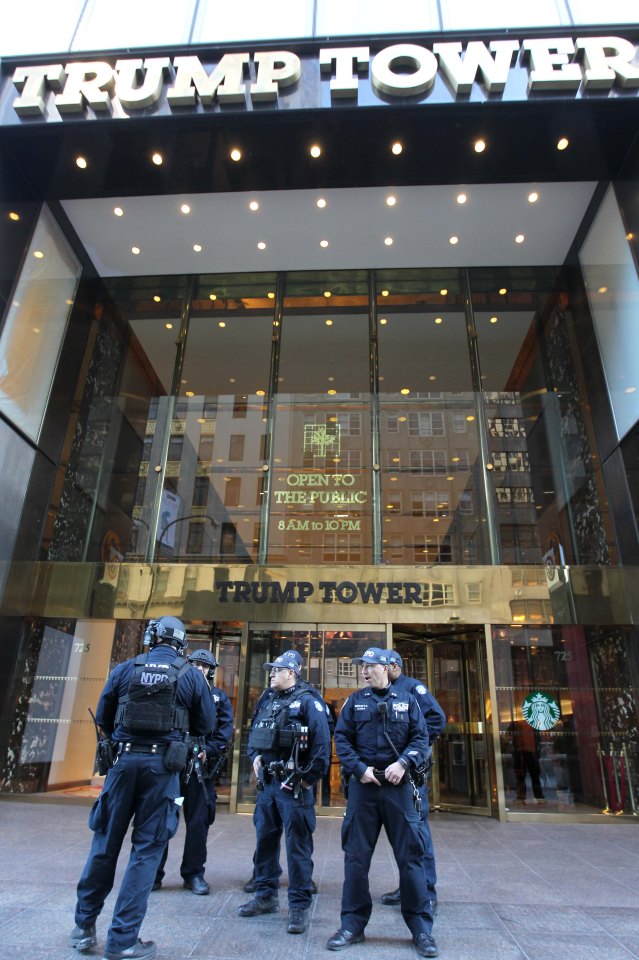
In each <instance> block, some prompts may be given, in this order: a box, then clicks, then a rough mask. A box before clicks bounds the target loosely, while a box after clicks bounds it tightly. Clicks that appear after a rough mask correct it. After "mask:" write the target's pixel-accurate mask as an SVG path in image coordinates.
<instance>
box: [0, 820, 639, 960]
mask: <svg viewBox="0 0 639 960" xmlns="http://www.w3.org/2000/svg"><path fill="white" fill-rule="evenodd" d="M88 812H89V811H88V808H87V807H86V806H81V805H75V804H73V805H70V804H41V803H29V802H24V801H15V802H14V801H6V802H0V850H1V856H0V960H27V958H28V960H73V958H74V957H76V958H77V957H78V956H79V955H78V954H76V953H75V951H73V950H72V949H71V948H70V947H69V946H68V937H69V933H70V932H71V929H72V927H73V909H74V904H75V885H76V883H77V881H78V878H79V876H80V873H81V871H82V868H83V866H84V862H85V859H86V856H87V853H88V850H89V844H90V837H91V834H90V831H89V829H88V827H87V816H88ZM431 823H432V829H433V836H434V840H435V850H436V855H437V864H438V872H439V883H438V894H439V902H440V913H439V916H438V917H437V919H436V921H435V927H434V931H433V933H434V935H435V937H436V940H437V943H438V946H439V955H440V957H442V958H443V960H590V958H592V960H594V958H597V960H632V958H639V823H634V822H633V823H627V822H624V823H621V822H610V823H605V824H601V825H599V824H594V825H593V824H565V825H564V824H556V823H546V824H540V823H537V824H533V823H531V824H525V823H498V822H497V821H495V820H489V819H486V818H483V817H467V816H461V815H454V814H437V813H436V814H432V815H431ZM340 825H341V819H340V818H338V817H336V818H332V817H330V818H327V817H322V818H318V824H317V831H316V833H315V872H314V877H315V880H316V882H317V885H318V887H319V893H318V895H317V896H316V897H314V898H313V899H314V902H313V908H312V922H311V924H310V928H309V930H308V931H307V933H306V934H303V935H301V936H299V935H298V936H294V935H290V934H287V933H286V910H287V903H286V888H285V886H284V887H283V889H282V890H281V891H280V904H281V912H280V913H279V914H272V915H269V916H266V917H257V918H251V919H242V918H240V917H238V916H237V913H236V908H237V907H238V906H239V905H240V904H242V903H245V902H246V901H247V900H248V899H249V897H248V896H247V895H246V894H245V893H243V892H242V889H241V888H242V885H243V883H244V882H245V881H246V880H247V879H248V878H249V876H250V874H251V868H252V865H251V856H252V853H253V846H254V832H253V824H252V822H251V818H250V817H249V816H245V815H239V814H228V813H223V812H222V813H218V817H217V820H216V822H215V824H214V825H213V826H212V827H211V831H210V834H209V844H208V851H209V862H208V866H207V873H206V877H207V879H208V880H209V882H210V884H211V894H210V896H208V897H197V896H195V895H194V894H193V893H191V892H189V891H187V890H185V889H184V888H183V887H182V881H181V878H180V875H179V863H180V857H181V852H182V842H183V839H184V834H183V830H184V827H183V825H181V826H180V829H179V831H178V835H177V837H176V838H175V840H174V841H173V842H172V844H171V849H170V854H169V860H168V863H167V876H166V877H165V881H164V886H163V888H162V890H160V891H158V892H156V893H152V894H151V898H150V901H149V909H148V912H147V915H146V919H145V921H144V924H143V926H142V931H141V937H142V939H143V940H147V939H148V940H155V941H156V942H157V944H158V957H159V958H160V960H183V958H186V957H193V958H197V960H250V958H255V960H329V958H330V957H331V956H333V954H331V953H329V952H328V951H327V950H326V941H327V939H328V938H329V937H330V936H332V934H333V933H334V932H335V930H337V928H338V927H339V925H340V923H339V908H340V897H341V888H342V851H341V848H340ZM127 859H128V849H127V847H126V846H125V847H124V848H123V855H122V856H121V863H120V865H119V867H118V874H117V877H116V892H117V884H119V882H120V878H121V876H122V871H123V868H124V866H125V865H126V861H127ZM284 861H285V858H284ZM282 866H283V867H284V871H285V873H284V876H283V878H282V880H283V883H284V884H285V882H286V863H285V862H283V864H282ZM370 884H371V894H372V896H373V901H374V907H373V915H372V917H371V921H370V923H369V925H368V928H367V930H366V937H367V939H366V943H364V944H361V945H356V946H354V947H351V948H349V949H348V950H347V951H345V953H347V954H348V957H349V960H351V958H352V960H413V958H415V957H416V956H417V954H416V952H415V950H414V948H413V947H412V945H411V942H410V935H409V932H408V929H407V928H406V926H405V925H404V922H403V920H402V917H401V914H400V912H399V908H398V907H384V906H382V905H381V904H380V902H379V898H380V896H381V894H382V893H384V892H385V891H387V890H392V889H393V888H394V887H396V886H397V868H396V865H395V862H394V859H393V855H392V851H391V849H390V846H389V844H388V841H387V839H386V836H385V835H384V833H382V835H381V837H380V840H379V843H378V845H377V850H376V852H375V856H374V859H373V864H372V867H371V872H370ZM114 902H115V895H114V894H113V893H112V894H111V896H110V897H109V899H108V900H107V902H106V906H105V909H104V911H103V913H102V916H101V917H100V919H99V920H98V948H97V949H96V950H95V951H93V955H94V956H97V957H101V956H102V949H101V948H103V947H104V942H105V935H106V930H107V927H108V924H109V920H110V917H111V912H112V909H113V904H114ZM87 956H88V955H87Z"/></svg>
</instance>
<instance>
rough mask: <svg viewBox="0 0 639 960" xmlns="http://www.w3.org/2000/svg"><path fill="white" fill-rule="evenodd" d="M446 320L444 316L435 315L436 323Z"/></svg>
mask: <svg viewBox="0 0 639 960" xmlns="http://www.w3.org/2000/svg"><path fill="white" fill-rule="evenodd" d="M443 322H444V320H443V318H442V317H435V323H443Z"/></svg>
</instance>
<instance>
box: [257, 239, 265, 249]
mask: <svg viewBox="0 0 639 960" xmlns="http://www.w3.org/2000/svg"><path fill="white" fill-rule="evenodd" d="M257 249H258V250H266V244H265V243H264V241H263V240H260V242H259V243H258V245H257Z"/></svg>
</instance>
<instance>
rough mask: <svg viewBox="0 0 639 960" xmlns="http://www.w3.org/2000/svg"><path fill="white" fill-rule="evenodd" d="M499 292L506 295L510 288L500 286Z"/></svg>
mask: <svg viewBox="0 0 639 960" xmlns="http://www.w3.org/2000/svg"><path fill="white" fill-rule="evenodd" d="M499 293H500V294H501V296H502V297H504V296H505V295H506V294H507V293H508V290H507V289H506V287H500V288H499Z"/></svg>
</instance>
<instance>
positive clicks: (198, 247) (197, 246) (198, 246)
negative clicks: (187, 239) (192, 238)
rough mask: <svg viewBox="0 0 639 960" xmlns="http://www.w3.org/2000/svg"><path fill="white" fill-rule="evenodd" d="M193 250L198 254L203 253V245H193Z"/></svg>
mask: <svg viewBox="0 0 639 960" xmlns="http://www.w3.org/2000/svg"><path fill="white" fill-rule="evenodd" d="M193 249H194V250H195V252H196V253H202V244H201V243H194V244H193Z"/></svg>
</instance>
